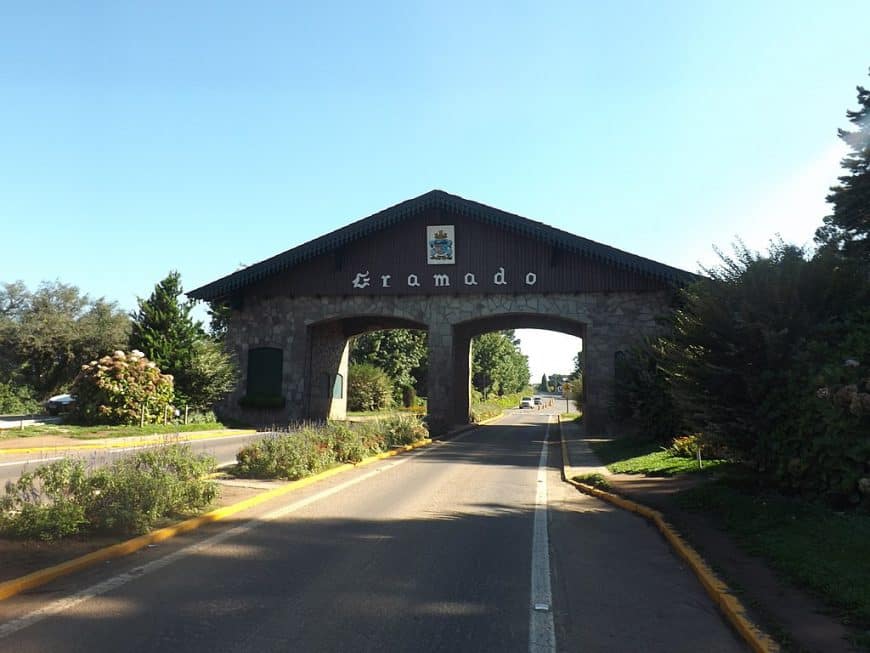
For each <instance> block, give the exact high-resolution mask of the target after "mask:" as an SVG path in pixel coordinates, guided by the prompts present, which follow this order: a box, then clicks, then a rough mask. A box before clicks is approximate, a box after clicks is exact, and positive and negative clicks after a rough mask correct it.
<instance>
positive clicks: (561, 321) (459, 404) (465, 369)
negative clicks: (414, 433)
mask: <svg viewBox="0 0 870 653" xmlns="http://www.w3.org/2000/svg"><path fill="white" fill-rule="evenodd" d="M504 329H543V330H546V331H559V332H561V333H566V334H568V335H572V336H576V337H578V338H581V339H585V338H586V332H587V329H586V323H584V322H580V321H577V320H572V319H567V318H563V317H560V316H557V315H548V314H540V313H516V312H509V313H501V314H497V315H487V316H485V317H480V318H473V319H470V320H465V321H463V322H459V323H457V324H455V325H453V338H452V340H453V352H452V356H451V358H452V360H451V365H450V368H451V369H450V372H449V375H450V377H451V379H452V381H451V384H450V385H451V387H452V388H454V389H455V392H454V394H453V397H452V398H451V400H450V405H449V406H448V410H447V419H448V420H449V421H450V422H451V423H455V424H465V423H467V422H468V421H469V415H470V409H471V355H472V352H471V340H472V338H474V337H475V336H479V335H481V334H484V333H489V332H490V331H500V330H504ZM430 357H431V354H430ZM435 373H436V374H437V373H438V371H437V370H436V371H435ZM431 374H433V372H432V364H431V362H430V375H431ZM437 408H438V407H437V406H434V407H431V408H430V410H431V411H435V410H437Z"/></svg>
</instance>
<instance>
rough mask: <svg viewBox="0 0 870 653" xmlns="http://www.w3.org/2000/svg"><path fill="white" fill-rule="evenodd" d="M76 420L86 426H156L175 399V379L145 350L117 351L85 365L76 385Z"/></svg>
mask: <svg viewBox="0 0 870 653" xmlns="http://www.w3.org/2000/svg"><path fill="white" fill-rule="evenodd" d="M72 394H74V395H75V397H76V404H75V409H74V412H73V418H74V419H75V420H76V421H79V422H81V423H84V424H135V423H138V422H139V421H140V420H143V419H144V422H145V423H147V424H153V423H155V422H158V421H159V420H161V419H163V415H164V412H165V411H166V409H167V407H168V406H170V405H171V404H172V401H173V398H174V392H173V380H172V376H171V375H169V374H161V373H160V370H159V369H158V368H157V365H155V364H154V363H153V362H151V361H149V360H148V359H147V358H145V355H144V354H143V353H142V352H141V351H137V350H135V349H134V350H133V351H132V352H130V353H129V354H125V353H124V352H123V351H120V350H118V351H116V352H114V353H113V354H112V355H111V356H103V357H102V358H101V359H99V360H95V361H91V362H90V363H88V364H87V365H82V368H81V371H80V372H79V374H78V376H77V377H76V379H75V381H74V382H73V387H72Z"/></svg>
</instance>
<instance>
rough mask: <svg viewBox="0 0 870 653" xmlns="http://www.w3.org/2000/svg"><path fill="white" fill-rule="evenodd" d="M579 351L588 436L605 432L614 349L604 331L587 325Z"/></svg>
mask: <svg viewBox="0 0 870 653" xmlns="http://www.w3.org/2000/svg"><path fill="white" fill-rule="evenodd" d="M583 351H584V355H585V360H584V363H585V368H584V369H583V393H584V401H583V423H584V424H585V426H586V433H587V434H589V435H595V434H606V433H607V432H608V430H609V426H610V403H611V401H612V397H613V379H614V376H615V374H614V356H615V354H616V348H615V347H614V346H613V344H612V343H611V342H610V339H609V338H607V337H606V332H601V333H599V332H598V330H596V329H595V328H593V327H587V331H586V338H585V339H584V340H583Z"/></svg>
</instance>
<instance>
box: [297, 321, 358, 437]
mask: <svg viewBox="0 0 870 653" xmlns="http://www.w3.org/2000/svg"><path fill="white" fill-rule="evenodd" d="M347 359H348V341H347V338H346V337H345V335H344V330H343V329H342V325H341V323H340V322H328V323H326V324H319V325H316V326H313V327H310V328H309V329H308V366H307V369H306V373H305V388H306V390H307V392H306V402H305V404H306V409H305V416H306V417H307V418H308V419H313V420H325V419H339V416H341V417H344V416H346V411H347ZM338 374H342V381H341V389H342V392H341V394H342V398H341V399H338V398H335V397H333V394H334V393H333V389H334V388H335V387H336V385H337V384H336V381H337V375H338Z"/></svg>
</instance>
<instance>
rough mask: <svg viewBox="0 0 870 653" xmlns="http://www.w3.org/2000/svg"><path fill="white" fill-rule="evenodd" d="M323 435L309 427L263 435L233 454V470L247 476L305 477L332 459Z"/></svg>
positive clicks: (333, 458)
mask: <svg viewBox="0 0 870 653" xmlns="http://www.w3.org/2000/svg"><path fill="white" fill-rule="evenodd" d="M327 441H328V440H327V438H325V437H319V436H318V434H317V433H316V431H314V430H313V429H311V428H304V429H302V430H300V431H297V432H295V433H287V434H283V435H277V436H272V437H268V438H264V439H263V440H260V441H259V442H257V443H255V444H252V445H249V446H247V447H245V448H244V449H242V450H241V451H239V453H238V454H237V455H236V460H237V462H238V464H237V466H236V473H237V474H238V475H239V476H245V477H249V478H283V479H287V480H289V481H295V480H297V479H300V478H303V477H305V476H309V475H311V474H313V473H316V472H318V471H320V470H321V469H324V468H326V467H327V466H329V465H330V464H331V463H333V462H335V454H334V453H331V452H328V447H327V446H326V442H327Z"/></svg>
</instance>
